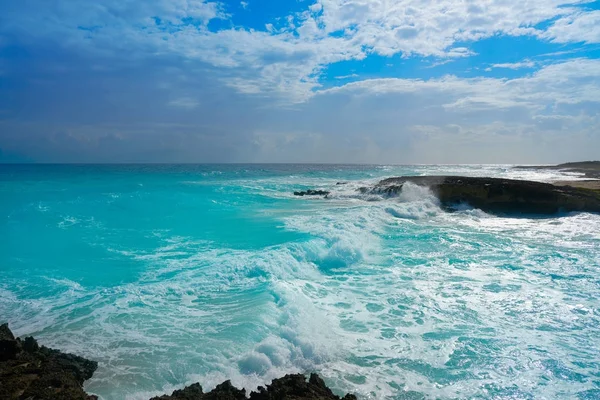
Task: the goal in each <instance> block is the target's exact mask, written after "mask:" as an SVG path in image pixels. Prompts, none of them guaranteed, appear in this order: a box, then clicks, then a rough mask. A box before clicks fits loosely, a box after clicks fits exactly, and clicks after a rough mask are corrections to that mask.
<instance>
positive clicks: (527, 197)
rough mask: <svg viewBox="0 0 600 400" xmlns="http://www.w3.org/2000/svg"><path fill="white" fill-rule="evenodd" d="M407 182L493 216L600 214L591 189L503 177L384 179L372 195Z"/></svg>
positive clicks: (447, 201) (396, 189) (389, 191)
mask: <svg viewBox="0 0 600 400" xmlns="http://www.w3.org/2000/svg"><path fill="white" fill-rule="evenodd" d="M407 182H410V183H412V184H415V185H418V186H425V187H428V188H430V189H431V190H432V191H433V193H434V194H435V195H436V196H437V197H438V198H439V200H440V202H441V203H442V205H444V206H451V205H453V204H457V203H463V202H464V203H468V204H470V205H471V206H473V207H476V208H479V209H481V210H483V211H487V212H493V213H494V212H500V213H514V212H517V213H532V214H554V213H557V212H559V211H567V212H568V211H587V212H600V194H599V193H597V192H594V191H592V190H587V189H581V188H574V187H570V186H555V185H552V184H549V183H542V182H532V181H522V180H512V179H501V178H474V177H464V176H404V177H398V178H388V179H384V180H383V181H381V182H379V183H378V184H377V185H376V186H375V187H374V188H373V189H371V193H376V194H385V195H395V194H398V193H400V191H401V190H402V187H403V185H404V184H405V183H407Z"/></svg>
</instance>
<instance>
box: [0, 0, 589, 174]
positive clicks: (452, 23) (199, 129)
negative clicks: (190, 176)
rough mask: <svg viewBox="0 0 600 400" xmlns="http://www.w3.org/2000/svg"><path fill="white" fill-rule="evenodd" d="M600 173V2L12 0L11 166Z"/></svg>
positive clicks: (8, 54)
mask: <svg viewBox="0 0 600 400" xmlns="http://www.w3.org/2000/svg"><path fill="white" fill-rule="evenodd" d="M590 159H600V1H587V0H586V1H578V0H568V1H567V0H518V1H517V0H460V1H459V0H437V1H436V0H397V1H393V0H316V1H314V0H277V1H274V0H270V1H266V0H244V1H233V0H232V1H229V0H225V1H213V0H94V1H85V0H18V1H15V0H0V162H40V163H46V162H47V163H62V162H65V163H68V162H90V163H114V162H125V163H136V162H161V163H169V162H182V163H194V162H197V163H228V162H237V163H246V162H257V163H263V162H277V163H279V162H289V163H299V162H306V163H312V162H318V163H379V164H391V163H394V164H411V163H419V164H421V163H422V164H425V163H529V164H535V163H558V162H564V161H574V160H590Z"/></svg>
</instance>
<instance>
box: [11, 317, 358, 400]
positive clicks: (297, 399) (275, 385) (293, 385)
mask: <svg viewBox="0 0 600 400" xmlns="http://www.w3.org/2000/svg"><path fill="white" fill-rule="evenodd" d="M97 367H98V364H97V363H96V362H94V361H89V360H86V359H85V358H82V357H78V356H75V355H72V354H66V353H62V352H60V351H58V350H53V349H49V348H47V347H44V346H40V345H38V343H37V341H36V340H35V339H34V338H32V337H27V338H25V339H24V340H21V339H19V338H15V337H14V335H13V334H12V332H11V331H10V329H9V328H8V324H4V325H0V399H2V400H17V399H18V400H97V397H96V396H93V395H88V394H87V393H85V392H84V391H83V388H82V385H83V382H84V381H85V380H87V379H89V378H91V377H92V375H93V373H94V371H95V370H96V368H97ZM247 399H248V397H246V391H245V390H244V389H237V388H235V387H234V386H233V385H232V384H231V382H230V381H225V382H223V383H221V384H220V385H218V386H217V387H215V388H214V389H213V390H211V391H210V392H208V393H204V392H203V390H202V386H200V384H198V383H195V384H193V385H190V386H188V387H186V388H185V389H181V390H175V391H174V392H173V393H172V394H171V395H163V396H159V397H153V398H152V399H151V400H247ZM250 399H251V400H340V397H338V396H336V395H335V394H333V392H332V391H331V390H330V389H329V388H328V387H327V386H326V385H325V382H323V380H322V379H321V378H320V377H319V376H318V375H317V374H312V375H311V376H310V379H309V380H308V381H307V380H306V377H305V376H304V375H286V376H284V377H283V378H280V379H275V380H273V382H272V383H271V384H270V385H267V387H266V388H264V387H260V388H259V389H258V391H257V392H252V393H251V394H250ZM341 400H356V397H355V396H354V395H346V396H345V397H343V398H342V399H341Z"/></svg>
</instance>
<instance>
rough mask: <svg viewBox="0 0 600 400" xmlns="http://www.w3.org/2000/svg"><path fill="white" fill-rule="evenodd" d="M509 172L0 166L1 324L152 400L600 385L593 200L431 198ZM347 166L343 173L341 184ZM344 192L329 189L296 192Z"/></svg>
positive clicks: (524, 395)
mask: <svg viewBox="0 0 600 400" xmlns="http://www.w3.org/2000/svg"><path fill="white" fill-rule="evenodd" d="M445 173H448V174H465V175H480V176H505V177H513V178H528V179H537V180H552V179H558V178H561V177H564V175H561V174H560V173H559V172H556V171H519V170H515V169H512V168H511V167H510V166H499V165H497V166H356V165H354V166H352V165H351V166H342V165H119V166H117V165H105V166H102V165H48V166H43V165H0V239H1V240H0V322H4V321H8V322H9V323H10V326H11V328H12V329H13V330H14V331H15V332H16V333H17V334H19V335H30V334H33V335H34V336H36V337H38V338H39V339H40V342H41V343H43V344H46V345H49V346H53V347H57V348H60V349H62V350H66V351H71V352H74V353H77V354H80V355H83V356H85V357H88V358H90V359H94V360H97V361H99V363H100V366H99V369H98V371H97V372H96V374H95V375H94V377H93V378H92V379H91V380H90V381H88V382H87V383H86V390H88V391H89V392H92V393H96V394H98V395H100V396H101V398H102V399H105V400H109V399H147V398H148V397H150V396H151V395H156V394H159V393H164V392H165V391H170V390H172V389H173V388H178V387H182V386H183V385H185V384H189V383H192V382H200V383H201V384H202V385H203V387H204V388H205V389H210V388H212V387H214V386H215V385H216V384H217V383H220V382H221V381H223V380H225V379H231V380H232V381H233V383H234V384H235V385H237V386H243V387H246V388H248V389H254V388H255V387H256V386H257V385H259V384H263V383H266V382H269V381H270V380H271V379H272V378H274V377H278V376H281V375H283V374H286V373H291V372H309V371H317V372H319V373H321V374H322V376H324V377H325V378H326V381H327V383H328V384H330V385H331V386H332V387H333V388H335V390H336V391H337V392H339V393H343V392H347V391H351V392H354V393H356V394H357V395H359V397H361V398H364V399H369V398H373V399H383V398H389V399H399V398H402V399H422V398H440V399H454V398H461V399H463V398H465V399H466V398H468V399H473V398H474V399H492V398H493V399H571V398H573V399H577V398H579V399H597V398H600V216H598V215H592V214H586V213H576V214H568V215H560V216H557V217H556V218H533V217H531V218H529V217H519V218H504V217H496V216H491V215H488V214H485V213H483V212H482V211H480V210H476V209H471V208H469V207H464V209H461V211H458V212H455V213H446V212H444V211H443V210H442V209H440V207H439V205H438V203H437V199H436V198H435V197H434V196H433V195H432V194H431V193H429V192H428V191H427V190H426V189H423V188H418V187H410V186H409V187H407V188H405V190H404V192H403V193H402V194H401V195H400V196H398V197H397V198H391V199H382V198H376V197H369V196H362V195H359V194H358V193H357V191H356V189H357V188H358V187H360V186H362V185H368V184H370V183H374V182H377V181H378V180H379V179H382V178H385V177H390V176H396V175H409V174H410V175H422V174H445ZM337 182H347V183H346V184H343V185H336V183H337ZM307 188H323V189H327V190H332V195H331V197H330V198H329V199H309V198H298V197H294V196H293V195H292V192H293V191H294V190H299V189H307Z"/></svg>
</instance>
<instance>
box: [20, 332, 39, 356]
mask: <svg viewBox="0 0 600 400" xmlns="http://www.w3.org/2000/svg"><path fill="white" fill-rule="evenodd" d="M39 349H40V346H39V345H38V342H37V341H36V340H35V339H34V338H33V337H32V336H27V337H26V338H25V340H24V341H23V350H25V351H26V352H28V353H35V352H36V351H38V350H39Z"/></svg>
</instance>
